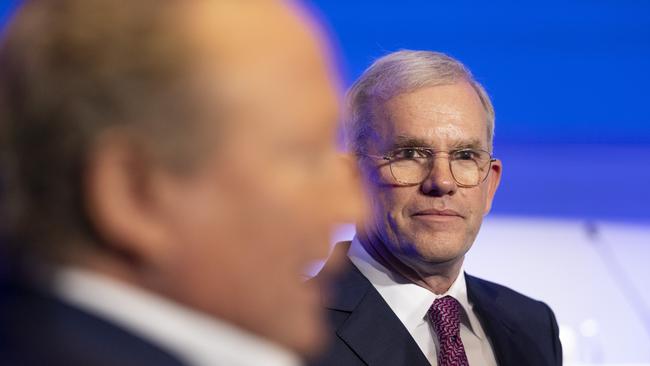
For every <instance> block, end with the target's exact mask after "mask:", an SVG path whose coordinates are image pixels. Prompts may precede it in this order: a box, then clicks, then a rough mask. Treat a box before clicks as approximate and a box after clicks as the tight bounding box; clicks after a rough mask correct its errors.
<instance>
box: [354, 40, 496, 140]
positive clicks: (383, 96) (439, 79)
mask: <svg viewBox="0 0 650 366" xmlns="http://www.w3.org/2000/svg"><path fill="white" fill-rule="evenodd" d="M458 82H467V83H469V84H470V85H471V86H472V87H473V88H474V90H475V91H476V93H477V94H478V97H479V99H480V100H481V103H482V104H483V107H484V108H485V112H486V114H487V121H486V123H487V134H488V148H489V149H490V150H492V142H493V139H494V108H493V106H492V102H491V101H490V97H489V96H488V94H487V92H486V91H485V89H484V88H483V86H482V85H481V84H480V83H479V82H478V81H476V79H474V77H473V76H472V73H471V72H470V71H469V70H468V69H467V68H466V67H465V66H464V65H463V64H462V63H461V62H460V61H458V60H456V59H454V58H452V57H449V56H447V55H445V54H443V53H439V52H432V51H411V50H402V51H397V52H393V53H390V54H388V55H386V56H383V57H381V58H379V59H378V60H377V61H375V62H374V63H373V64H372V65H370V67H368V69H366V71H364V73H363V74H362V75H361V77H360V78H359V79H358V80H357V81H356V82H355V83H354V85H352V87H351V88H350V91H349V92H348V96H347V103H348V104H347V111H346V112H347V115H346V118H345V121H344V125H343V129H344V134H345V141H346V146H347V148H348V150H350V151H352V152H355V153H361V152H364V150H365V148H366V146H365V142H366V139H367V138H368V135H369V134H370V133H371V132H372V128H373V126H372V117H373V113H374V111H373V108H375V106H376V104H377V103H383V102H385V101H387V100H388V99H390V98H392V97H394V96H396V95H398V94H403V93H409V92H413V91H415V90H417V89H420V88H424V87H430V86H438V85H449V84H455V83H458Z"/></svg>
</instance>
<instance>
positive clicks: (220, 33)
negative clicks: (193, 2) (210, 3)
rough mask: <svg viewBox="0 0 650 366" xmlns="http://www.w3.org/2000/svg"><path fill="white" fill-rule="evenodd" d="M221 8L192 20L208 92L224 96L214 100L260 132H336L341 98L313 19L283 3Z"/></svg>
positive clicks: (226, 4)
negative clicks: (331, 129) (324, 129)
mask: <svg viewBox="0 0 650 366" xmlns="http://www.w3.org/2000/svg"><path fill="white" fill-rule="evenodd" d="M217 3H218V4H220V5H219V6H214V7H213V8H208V9H202V11H200V12H194V13H193V14H192V15H193V17H194V18H195V19H194V20H193V23H192V24H193V27H194V30H195V35H196V36H197V37H196V39H197V40H198V43H199V44H198V46H199V47H198V48H199V49H200V50H201V51H200V52H201V53H202V55H203V56H204V57H202V59H204V60H205V64H204V65H203V67H202V68H201V69H202V70H204V73H203V75H202V77H203V78H204V80H203V81H204V82H203V85H205V87H206V89H209V90H211V91H212V92H214V93H215V94H217V93H218V95H215V100H221V101H225V103H226V104H227V105H226V106H224V107H226V108H228V109H229V110H231V111H233V112H234V113H236V114H237V119H238V120H239V121H238V123H239V125H240V126H242V127H245V124H246V121H254V123H252V124H253V125H254V126H253V127H254V129H255V131H257V132H260V131H263V130H265V129H268V130H269V131H272V132H273V131H280V130H282V129H285V130H284V131H285V133H291V132H293V131H297V130H300V129H303V128H309V129H312V128H314V127H315V126H314V124H315V123H316V121H318V122H320V121H323V122H324V121H327V126H323V127H332V126H331V123H330V122H332V121H334V120H335V119H336V116H337V114H338V93H337V92H336V85H335V84H334V83H333V80H334V78H333V77H332V75H333V73H332V72H331V68H330V65H328V64H327V58H326V55H325V52H324V41H323V39H322V37H319V34H318V33H317V32H316V26H315V24H314V22H313V21H312V20H311V19H310V17H308V16H307V14H306V13H305V12H304V11H301V9H299V8H295V7H292V6H291V5H287V4H285V3H282V2H275V1H251V2H217ZM261 120H263V121H264V123H259V121H261ZM297 121H300V122H302V123H296V122H297Z"/></svg>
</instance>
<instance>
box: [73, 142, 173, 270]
mask: <svg viewBox="0 0 650 366" xmlns="http://www.w3.org/2000/svg"><path fill="white" fill-rule="evenodd" d="M159 170H160V168H159V167H156V165H154V164H152V162H151V159H150V157H149V156H148V154H147V153H146V151H144V147H143V144H141V143H137V142H136V141H134V139H133V138H132V137H129V136H128V135H126V134H124V133H120V132H116V131H112V132H107V133H104V134H103V135H102V136H101V137H100V138H99V139H98V141H97V143H96V144H95V146H94V148H93V150H92V152H91V153H90V155H89V159H88V160H87V168H86V170H85V173H84V174H85V176H84V177H83V181H84V186H83V189H84V195H85V197H84V198H85V202H86V212H87V215H89V219H90V222H91V223H92V225H93V226H94V229H95V230H96V232H97V234H98V235H99V236H100V238H101V240H102V242H103V243H102V244H103V245H106V246H109V247H110V250H111V251H117V252H118V253H120V254H124V255H126V256H128V257H129V258H133V259H135V260H137V261H143V262H150V261H158V260H162V259H163V257H164V256H165V254H166V253H167V250H168V249H169V248H167V247H168V245H169V238H168V236H167V233H166V232H165V225H164V222H163V220H161V219H160V217H159V215H158V212H157V202H156V200H157V199H156V194H155V189H154V188H155V187H153V186H152V185H154V184H157V183H156V182H157V179H155V178H156V177H155V176H156V175H157V174H160V172H159Z"/></svg>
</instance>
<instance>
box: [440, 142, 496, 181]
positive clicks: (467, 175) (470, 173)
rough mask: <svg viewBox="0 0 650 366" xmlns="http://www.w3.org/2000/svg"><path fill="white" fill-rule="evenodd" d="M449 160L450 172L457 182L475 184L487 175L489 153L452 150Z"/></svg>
mask: <svg viewBox="0 0 650 366" xmlns="http://www.w3.org/2000/svg"><path fill="white" fill-rule="evenodd" d="M449 162H450V163H449V165H450V167H451V174H452V175H453V176H454V179H455V180H456V182H457V183H458V184H460V185H464V186H475V185H478V184H479V183H481V182H482V181H483V180H484V179H485V177H487V173H488V170H489V169H488V165H489V163H490V154H488V153H487V152H484V151H474V150H461V151H457V152H454V153H453V154H452V155H451V156H450V161H449Z"/></svg>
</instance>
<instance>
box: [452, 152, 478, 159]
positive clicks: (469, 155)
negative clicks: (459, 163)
mask: <svg viewBox="0 0 650 366" xmlns="http://www.w3.org/2000/svg"><path fill="white" fill-rule="evenodd" d="M478 156H479V154H478V153H477V152H476V151H473V150H460V151H456V152H455V153H454V160H476V159H478Z"/></svg>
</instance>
